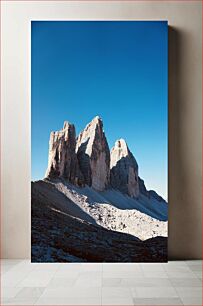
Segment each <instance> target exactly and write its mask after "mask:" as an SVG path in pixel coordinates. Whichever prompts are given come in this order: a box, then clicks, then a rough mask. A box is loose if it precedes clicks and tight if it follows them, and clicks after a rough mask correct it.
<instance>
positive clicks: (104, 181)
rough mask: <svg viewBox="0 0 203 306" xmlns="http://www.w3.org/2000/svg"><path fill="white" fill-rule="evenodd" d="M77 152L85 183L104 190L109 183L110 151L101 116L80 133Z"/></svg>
mask: <svg viewBox="0 0 203 306" xmlns="http://www.w3.org/2000/svg"><path fill="white" fill-rule="evenodd" d="M76 152H77V158H78V161H79V165H80V169H81V171H82V173H83V176H84V178H85V183H86V184H87V185H89V186H92V187H93V188H94V189H96V190H98V191H102V190H104V189H105V188H106V187H107V186H108V185H109V172H110V168H109V167H110V152H109V147H108V143H107V140H106V136H105V134H104V131H103V123H102V120H101V118H100V117H99V116H96V117H95V118H93V120H92V121H91V122H90V123H89V124H88V125H87V126H86V127H85V129H84V130H83V131H82V132H81V133H80V134H79V136H78V139H77V145H76Z"/></svg>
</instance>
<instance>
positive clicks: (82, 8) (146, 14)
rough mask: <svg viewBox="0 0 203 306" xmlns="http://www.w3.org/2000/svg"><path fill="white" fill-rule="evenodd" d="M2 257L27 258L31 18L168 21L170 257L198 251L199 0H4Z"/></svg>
mask: <svg viewBox="0 0 203 306" xmlns="http://www.w3.org/2000/svg"><path fill="white" fill-rule="evenodd" d="M1 6H2V20H1V22H2V54H1V55H2V80H1V81H2V114H1V116H2V119H1V129H2V135H1V145H2V176H1V180H2V186H1V191H2V192H1V196H2V201H1V245H2V257H3V258H29V257H30V178H31V160H30V159H31V157H30V155H31V144H30V134H31V131H30V117H31V116H30V109H31V106H30V104H31V103H30V21H31V20H73V19H74V20H75V19H77V20H81V19H84V20H94V19H100V20H109V19H110V20H160V19H162V20H168V21H169V26H170V28H169V146H170V148H169V206H170V209H169V221H170V223H169V256H170V258H200V257H201V215H202V214H201V65H202V64H201V58H202V57H201V1H194V0H193V1H162V2H161V1H123V2H121V1H119V2H115V1H100V2H99V1H87V2H86V1H63V2H58V1H3V2H2V3H1Z"/></svg>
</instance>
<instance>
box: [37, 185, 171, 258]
mask: <svg viewBox="0 0 203 306" xmlns="http://www.w3.org/2000/svg"><path fill="white" fill-rule="evenodd" d="M50 195H51V196H48V195H47V194H43V193H42V192H41V190H40V189H39V188H38V183H37V182H36V183H32V262H165V261H167V238H166V237H155V238H151V239H148V240H145V241H141V240H139V239H138V238H136V237H134V236H132V235H129V234H125V233H119V232H115V231H111V230H107V229H105V228H103V227H101V226H98V225H96V224H95V225H94V224H92V223H91V222H88V221H85V220H84V219H85V218H84V219H81V218H78V217H77V213H78V212H77V211H76V213H75V214H74V216H73V215H72V214H70V210H69V209H68V207H69V206H72V205H73V204H74V203H71V200H69V201H67V200H66V201H67V205H65V206H64V205H63V206H62V205H61V204H60V203H61V200H62V198H63V195H62V194H60V193H59V191H58V190H54V187H53V190H52V192H51V193H50ZM79 215H80V214H79Z"/></svg>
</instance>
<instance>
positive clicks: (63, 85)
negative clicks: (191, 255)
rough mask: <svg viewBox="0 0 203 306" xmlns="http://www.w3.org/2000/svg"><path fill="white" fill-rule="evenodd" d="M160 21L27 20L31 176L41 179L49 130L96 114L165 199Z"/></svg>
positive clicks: (164, 29)
mask: <svg viewBox="0 0 203 306" xmlns="http://www.w3.org/2000/svg"><path fill="white" fill-rule="evenodd" d="M167 36H168V26H167V22H166V21H116V22H115V21H108V22H106V21H105V22H104V21H64V22H61V21H45V22H43V21H41V22H40V21H34V22H32V93H31V95H32V180H37V179H41V178H43V177H44V174H45V170H46V167H47V160H48V142H49V135H50V132H51V131H55V130H59V129H61V128H62V126H63V122H64V121H65V120H68V121H70V122H71V123H74V124H75V127H76V132H77V134H78V133H79V132H80V131H81V130H82V129H83V128H84V127H85V126H86V124H87V123H88V122H89V121H90V120H91V119H92V118H93V117H95V116H96V115H99V116H101V117H102V119H103V122H104V130H105V133H106V136H107V139H108V143H109V147H110V148H111V147H112V146H113V144H114V142H115V141H116V140H117V139H119V138H124V139H125V140H126V141H127V143H128V146H129V148H130V150H131V151H132V152H133V154H134V156H135V158H136V160H137V162H138V165H139V174H140V176H141V177H142V178H143V179H144V180H145V183H146V186H147V188H148V189H154V190H156V191H157V192H158V193H159V194H161V195H162V196H164V197H165V198H166V199H167V117H168V116H167V102H168V93H167V91H168V87H167V86H168V85H167V83H168V67H167V57H168V54H167V52H168V37H167Z"/></svg>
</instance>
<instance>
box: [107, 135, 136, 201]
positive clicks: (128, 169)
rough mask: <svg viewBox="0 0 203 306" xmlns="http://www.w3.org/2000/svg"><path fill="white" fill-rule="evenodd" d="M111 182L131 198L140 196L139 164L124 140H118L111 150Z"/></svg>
mask: <svg viewBox="0 0 203 306" xmlns="http://www.w3.org/2000/svg"><path fill="white" fill-rule="evenodd" d="M110 182H111V186H112V187H113V188H115V189H118V190H120V191H121V192H123V193H126V194H128V195H129V196H130V197H134V198H136V197H138V196H139V182H138V164H137V162H136V160H135V158H134V156H133V155H132V153H131V152H130V150H129V148H128V146H127V144H126V142H125V140H124V139H120V140H117V141H116V143H115V146H114V147H113V148H112V150H111V162H110Z"/></svg>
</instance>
